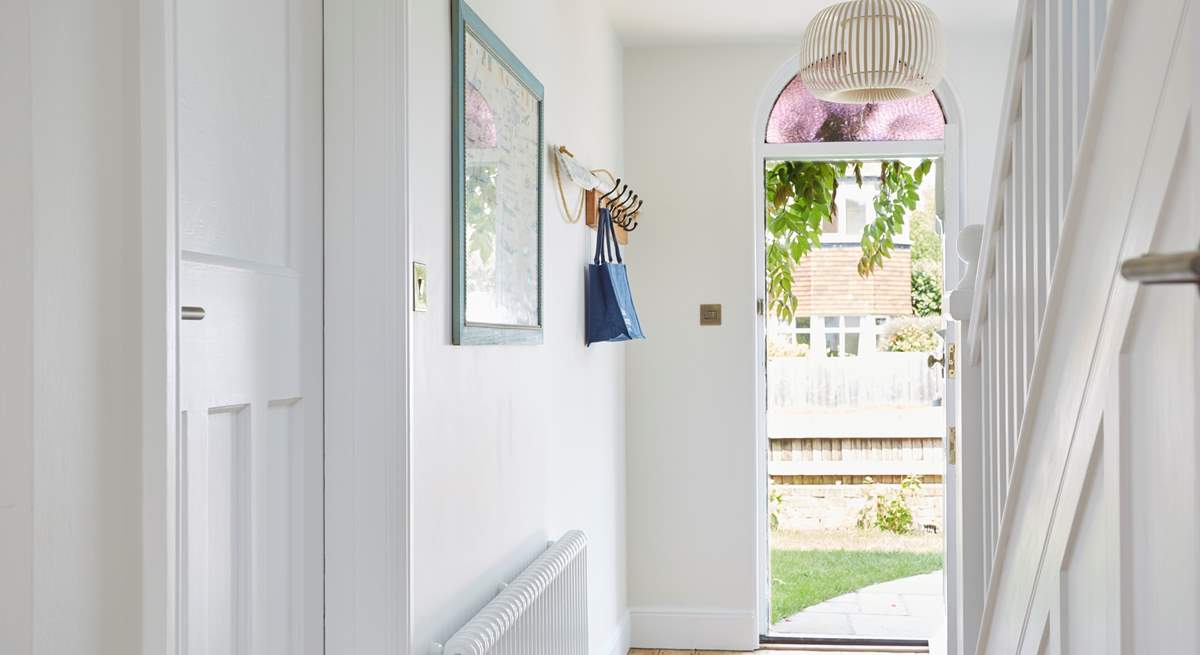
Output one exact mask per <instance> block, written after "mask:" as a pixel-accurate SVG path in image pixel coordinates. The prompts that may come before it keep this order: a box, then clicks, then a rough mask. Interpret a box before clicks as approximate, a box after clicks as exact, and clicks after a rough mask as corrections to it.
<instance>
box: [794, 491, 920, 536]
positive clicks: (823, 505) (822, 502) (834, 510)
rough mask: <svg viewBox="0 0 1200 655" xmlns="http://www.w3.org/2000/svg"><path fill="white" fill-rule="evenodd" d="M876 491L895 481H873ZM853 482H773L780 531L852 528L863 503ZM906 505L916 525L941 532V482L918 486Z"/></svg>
mask: <svg viewBox="0 0 1200 655" xmlns="http://www.w3.org/2000/svg"><path fill="white" fill-rule="evenodd" d="M874 486H875V491H876V492H878V493H893V492H895V491H897V490H899V489H900V485H898V484H876V485H874ZM866 488H867V487H866V486H864V485H857V484H773V485H771V489H772V490H773V491H777V492H779V493H780V494H782V496H783V502H782V503H781V504H780V508H779V529H780V530H830V529H845V528H853V527H855V525H856V522H857V520H858V512H859V510H860V509H861V508H862V507H863V505H864V504H866V502H867V499H866V496H865V495H864V493H863V492H864V490H865V489H866ZM909 508H910V509H912V512H913V520H914V521H915V523H916V524H917V527H918V528H925V527H926V526H932V531H936V532H938V533H939V534H940V533H941V532H942V527H943V526H942V484H941V483H940V482H938V483H928V484H923V485H921V488H920V490H918V491H917V492H916V494H915V495H914V496H913V498H912V500H911V502H910V504H909Z"/></svg>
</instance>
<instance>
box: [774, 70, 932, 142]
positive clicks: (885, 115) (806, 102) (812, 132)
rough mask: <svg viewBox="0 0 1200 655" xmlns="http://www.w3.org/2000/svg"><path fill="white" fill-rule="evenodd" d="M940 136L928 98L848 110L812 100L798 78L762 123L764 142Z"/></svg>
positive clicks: (795, 78)
mask: <svg viewBox="0 0 1200 655" xmlns="http://www.w3.org/2000/svg"><path fill="white" fill-rule="evenodd" d="M945 136H946V116H945V114H943V113H942V105H941V103H939V102H938V99H937V96H935V95H933V94H932V93H930V94H928V95H924V96H920V97H917V98H908V99H906V100H894V101H892V102H871V103H867V104H865V105H848V104H841V103H836V102H826V101H824V100H818V99H817V98H816V97H815V96H813V94H811V93H809V92H808V89H806V88H804V83H803V82H801V81H800V76H799V75H797V76H796V77H793V78H792V81H791V82H788V85H787V86H786V87H784V89H783V91H782V92H781V93H780V94H779V97H778V98H776V99H775V106H774V107H772V108H771V117H770V118H768V119H767V143H823V142H834V141H926V140H936V139H942V138H945Z"/></svg>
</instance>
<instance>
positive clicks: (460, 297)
mask: <svg viewBox="0 0 1200 655" xmlns="http://www.w3.org/2000/svg"><path fill="white" fill-rule="evenodd" d="M451 24H452V31H453V56H452V66H453V71H452V75H451V96H450V97H451V108H452V111H451V116H452V123H451V145H450V153H451V178H450V179H451V202H452V207H453V229H452V231H451V233H452V235H451V238H452V240H453V244H452V250H451V252H452V263H453V267H454V270H453V275H452V278H453V279H452V285H453V300H452V314H453V316H452V320H451V326H452V335H451V336H452V343H453V344H454V345H495V344H522V345H539V344H541V343H542V332H543V317H544V316H545V311H544V307H543V295H544V294H543V291H544V282H543V275H542V268H543V238H544V236H543V225H542V223H543V220H542V213H543V207H542V205H543V191H544V188H543V187H544V184H545V180H544V176H545V170H544V169H545V150H546V147H545V90H544V88H543V87H542V83H541V82H540V81H538V79H537V78H536V77H534V75H533V73H531V72H530V71H529V69H528V68H526V67H525V65H524V64H522V63H521V61H520V60H519V59H517V57H516V55H514V54H513V53H512V51H511V50H509V49H508V47H507V46H506V45H504V42H503V41H501V40H500V38H499V37H498V36H497V35H496V33H495V32H493V31H492V30H491V29H490V28H489V27H488V26H487V25H486V24H485V23H484V22H483V20H482V19H480V17H479V15H478V14H476V13H475V12H474V11H472V10H471V8H470V7H469V6H467V4H466V2H464V1H463V0H451ZM468 33H469V34H470V35H471V36H472V37H473V38H474V40H475V41H477V42H478V43H480V44H481V45H483V47H484V48H486V49H487V50H488V51H489V52H490V53H491V54H492V55H493V56H494V57H495V59H496V60H497V61H499V62H501V63H502V64H503V65H504V66H505V67H506V68H507V70H508V72H510V73H511V74H512V75H513V77H515V78H516V79H517V80H519V81H520V83H521V84H522V85H524V86H525V87H526V88H527V89H528V91H529V92H530V94H532V95H533V97H534V98H536V101H537V139H538V143H537V189H536V194H537V276H536V277H537V280H536V283H537V324H536V325H505V324H497V323H480V322H471V321H468V320H467V260H468V256H469V254H468V250H467V206H466V200H467V196H466V175H467V162H466V141H467V139H466V119H467V107H466V101H467V99H466V96H467V93H466V79H467V73H466V63H467V62H466V40H467V35H468Z"/></svg>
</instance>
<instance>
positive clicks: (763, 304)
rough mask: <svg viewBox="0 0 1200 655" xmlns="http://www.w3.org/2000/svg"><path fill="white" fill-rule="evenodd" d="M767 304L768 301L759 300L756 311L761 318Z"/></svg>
mask: <svg viewBox="0 0 1200 655" xmlns="http://www.w3.org/2000/svg"><path fill="white" fill-rule="evenodd" d="M766 304H767V303H766V301H765V300H763V299H762V298H759V299H758V302H756V303H755V310H756V311H757V312H758V315H759V316H762V315H763V310H765V309H766Z"/></svg>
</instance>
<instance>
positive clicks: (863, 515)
mask: <svg viewBox="0 0 1200 655" xmlns="http://www.w3.org/2000/svg"><path fill="white" fill-rule="evenodd" d="M794 71H795V68H791V69H790V70H787V69H785V72H783V73H781V75H780V76H779V77H778V78H777V79H776V80H775V85H774V86H773V87H772V92H771V93H770V94H768V96H767V97H765V98H764V102H763V105H762V107H761V111H760V119H761V120H762V123H761V124H760V127H761V128H763V131H762V132H760V133H759V134H758V135H757V136H758V139H757V141H758V143H757V144H756V147H755V159H754V165H755V174H756V177H757V180H758V184H761V185H762V186H761V187H759V186H758V185H757V184H756V188H759V189H761V190H762V191H761V192H760V194H759V198H758V202H759V203H761V204H756V209H755V211H756V214H755V215H756V216H760V217H762V218H761V221H762V222H761V226H762V227H761V228H760V229H759V232H758V234H759V239H758V246H759V253H760V255H759V256H760V257H761V259H760V260H759V261H760V265H761V268H760V269H759V270H760V271H761V272H762V274H763V278H762V279H763V281H764V282H763V284H764V287H763V289H762V290H761V291H760V292H759V293H760V296H759V297H760V299H761V301H760V305H759V306H760V319H761V320H760V321H759V330H758V343H757V345H756V351H757V352H758V356H759V358H760V364H761V368H760V370H761V371H762V372H763V375H762V376H761V377H760V379H759V402H760V404H759V407H761V408H762V409H761V410H760V415H759V420H758V425H757V430H756V432H757V439H756V442H755V447H756V449H757V452H758V453H759V460H760V463H759V469H758V475H757V479H758V494H757V497H756V498H757V503H758V507H757V511H758V512H759V517H760V520H759V522H758V536H757V543H758V544H759V546H758V547H759V552H758V562H759V571H760V573H759V581H758V589H759V609H758V617H759V621H758V623H759V629H760V634H761V635H762V641H763V642H764V643H779V642H792V643H833V644H862V645H914V646H916V645H924V644H928V643H929V641H930V640H931V639H937V640H939V641H940V640H941V639H952V632H953V630H954V626H953V624H952V622H950V621H948V620H947V617H950V616H954V614H955V599H954V596H953V593H952V590H953V589H954V586H955V585H954V582H953V580H954V578H955V567H954V562H953V558H950V559H949V560H947V559H946V557H945V554H946V553H954V552H955V547H954V536H953V531H954V525H953V511H951V509H950V508H951V507H952V503H953V499H954V497H955V492H954V484H955V482H956V481H955V479H954V474H953V468H952V467H951V466H948V465H947V459H948V458H947V452H946V451H947V435H948V434H952V430H949V429H948V426H949V425H951V424H952V423H953V422H954V421H955V418H954V407H955V405H956V402H955V399H954V398H953V394H954V386H953V383H951V384H947V382H948V380H947V378H946V367H945V365H944V362H945V361H946V356H945V355H944V354H943V353H945V352H946V351H947V347H946V344H947V343H950V342H952V341H953V340H954V338H955V337H954V335H955V334H956V332H955V330H954V325H953V324H952V323H948V322H947V320H946V319H943V318H942V308H941V306H940V304H941V303H940V301H941V296H942V290H943V289H944V288H945V280H947V279H950V280H955V279H957V266H956V258H955V257H954V256H953V253H954V248H953V240H954V237H955V236H956V235H957V229H958V208H957V203H958V198H959V194H958V191H957V188H958V187H957V185H958V184H959V180H958V175H957V170H958V164H957V158H958V141H957V125H956V124H955V123H954V122H953V121H951V120H948V118H951V117H952V112H950V111H947V110H946V108H945V104H944V103H943V100H942V97H941V96H942V94H943V90H941V89H939V91H938V93H936V94H929V96H927V97H924V98H915V99H911V100H908V101H901V102H899V103H887V104H881V105H866V106H851V105H831V104H829V103H823V102H821V101H819V100H817V99H815V98H813V97H812V96H811V94H809V93H808V92H807V90H805V89H804V88H803V85H802V83H801V82H800V81H799V79H798V78H797V77H795V76H794V75H793V73H794ZM945 95H947V96H949V94H948V92H946V93H945ZM814 176H815V177H814ZM889 177H890V179H889ZM818 178H819V179H821V180H823V181H822V182H821V184H819V185H817V187H819V188H825V189H828V191H829V193H828V197H826V198H823V199H822V198H820V197H819V196H817V197H814V196H813V195H812V193H811V189H809V188H807V187H806V185H810V184H812V182H811V180H812V179H818ZM917 178H919V179H917ZM901 179H906V180H907V186H905V187H903V188H901V186H897V185H896V181H897V180H901ZM781 185H782V186H784V187H789V188H787V189H785V190H784V191H780V188H779V187H780V186H781ZM910 193H911V194H913V195H914V196H915V197H913V198H910V200H912V202H911V203H907V202H906V203H905V204H906V206H905V207H904V208H903V211H899V212H897V211H896V209H897V207H896V206H895V203H894V201H895V200H896V199H897V198H898V197H899V196H904V195H905V194H910ZM797 194H799V195H797ZM789 196H790V197H789ZM804 199H807V201H806V202H800V200H804ZM788 212H791V216H790V217H788V216H785V214H787V213H788ZM815 214H821V216H819V217H818V216H816V215H815ZM898 217H902V219H903V220H902V221H895V220H893V219H895V218H898ZM881 218H882V219H884V220H886V221H887V223H888V224H889V225H888V226H884V229H882V230H880V229H875V228H873V226H874V225H876V223H877V222H878V221H880V219H881ZM801 219H803V220H801ZM789 221H790V222H791V223H792V225H791V228H790V229H788V228H786V227H783V226H781V223H788V222H789ZM797 225H807V226H808V227H806V228H803V229H797ZM893 228H894V229H893ZM806 230H807V233H806V234H805V233H804V232H805V231H806ZM947 246H949V247H947ZM781 247H782V250H783V251H785V252H784V254H783V256H781V252H780V250H781ZM879 255H882V256H879ZM785 298H786V299H787V302H783V299H785ZM948 590H949V591H950V593H948Z"/></svg>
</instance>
